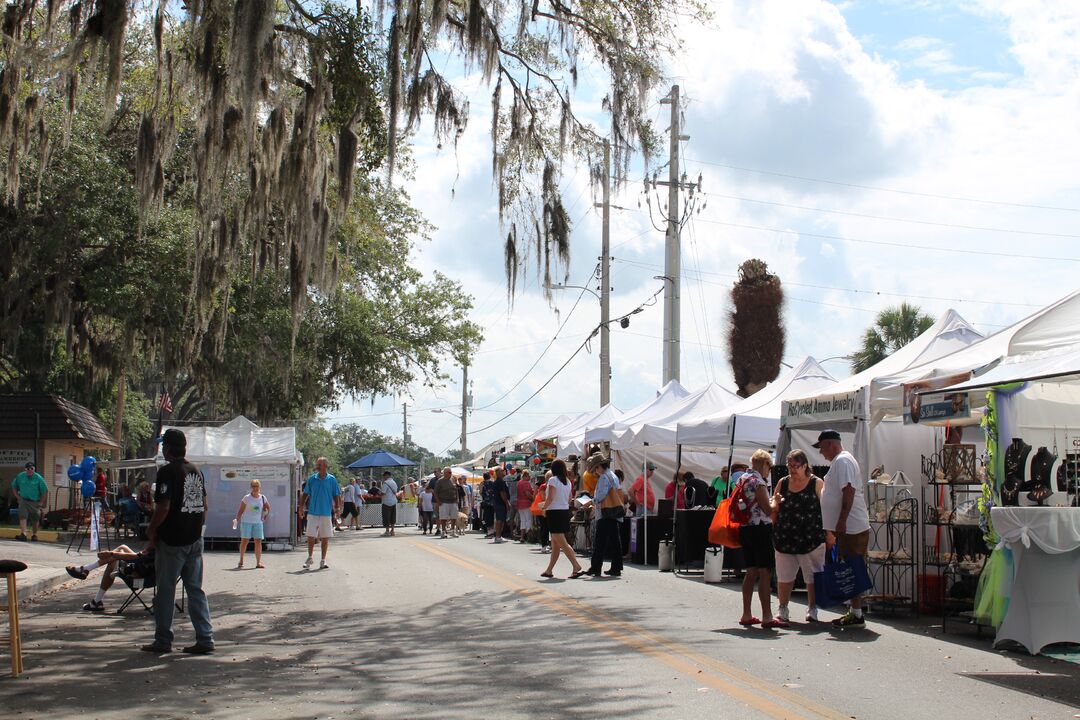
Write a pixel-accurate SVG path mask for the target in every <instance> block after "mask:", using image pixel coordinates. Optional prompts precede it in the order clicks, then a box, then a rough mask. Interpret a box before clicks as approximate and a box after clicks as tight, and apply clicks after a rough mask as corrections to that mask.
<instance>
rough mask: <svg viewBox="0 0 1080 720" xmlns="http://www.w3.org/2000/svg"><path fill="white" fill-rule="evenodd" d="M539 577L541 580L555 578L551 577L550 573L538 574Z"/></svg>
mask: <svg viewBox="0 0 1080 720" xmlns="http://www.w3.org/2000/svg"><path fill="white" fill-rule="evenodd" d="M540 577H542V578H553V577H555V576H554V575H552V574H551V573H540Z"/></svg>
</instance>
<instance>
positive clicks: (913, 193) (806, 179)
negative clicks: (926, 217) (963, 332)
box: [687, 159, 1080, 213]
mask: <svg viewBox="0 0 1080 720" xmlns="http://www.w3.org/2000/svg"><path fill="white" fill-rule="evenodd" d="M687 162H696V163H701V164H703V165H714V166H716V167H722V168H727V169H728V170H738V171H739V172H748V173H757V174H758V175H770V176H772V177H781V178H786V179H788V180H801V181H803V182H815V183H823V184H825V185H836V186H838V187H846V188H855V189H858V190H872V191H874V192H887V193H896V194H898V195H910V196H912V197H923V198H933V199H936V200H952V201H956V202H969V203H979V204H982V205H1000V206H1002V207H1015V208H1027V209H1030V210H1054V211H1058V212H1073V213H1074V212H1080V208H1071V207H1057V206H1054V205H1035V204H1030V203H1018V202H1007V201H1005V200H986V199H983V198H971V197H961V196H958V195H941V194H937V193H928V192H918V191H915V190H900V189H898V188H887V187H880V186H877V185H861V184H859V183H850V182H842V181H840V180H826V179H824V178H814V177H807V176H805V175H792V174H789V173H781V172H772V171H769V170H756V169H754V168H747V167H740V166H738V165H729V164H727V163H720V162H712V161H709V160H690V159H687Z"/></svg>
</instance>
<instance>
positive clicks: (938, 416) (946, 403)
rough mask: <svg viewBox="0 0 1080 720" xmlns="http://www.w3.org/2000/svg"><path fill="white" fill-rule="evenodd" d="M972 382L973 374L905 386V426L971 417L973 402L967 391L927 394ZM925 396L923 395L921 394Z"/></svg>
mask: <svg viewBox="0 0 1080 720" xmlns="http://www.w3.org/2000/svg"><path fill="white" fill-rule="evenodd" d="M970 379H971V373H970V372H966V373H960V374H958V375H947V376H945V377H939V378H932V379H930V380H920V381H919V382H913V383H905V384H904V424H905V425H917V424H918V423H925V424H932V425H942V424H944V423H951V422H957V421H960V420H967V419H968V418H970V417H971V403H970V401H969V399H968V394H967V393H966V392H956V393H949V392H946V393H927V392H926V391H927V390H937V389H939V388H944V387H949V386H950V385H956V384H957V383H962V382H965V381H967V380H970ZM919 393H923V394H921V395H920V394H919Z"/></svg>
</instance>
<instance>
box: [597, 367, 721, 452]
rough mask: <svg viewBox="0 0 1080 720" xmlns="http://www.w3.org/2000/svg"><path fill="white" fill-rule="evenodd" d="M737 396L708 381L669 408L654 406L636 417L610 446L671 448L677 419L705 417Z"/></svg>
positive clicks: (628, 448)
mask: <svg viewBox="0 0 1080 720" xmlns="http://www.w3.org/2000/svg"><path fill="white" fill-rule="evenodd" d="M741 399H742V398H740V397H739V396H738V395H736V394H735V393H733V392H731V391H730V390H728V389H726V388H724V387H721V386H720V385H717V384H716V383H709V384H708V385H706V386H705V387H703V388H701V389H700V390H697V391H695V392H692V393H690V394H689V395H687V396H686V397H684V398H682V399H681V400H679V402H677V403H675V404H674V405H672V406H670V407H669V408H666V409H664V408H655V412H653V413H650V414H649V415H648V416H645V417H642V418H639V420H638V421H637V422H636V423H634V424H631V425H630V426H629V427H627V428H626V429H625V430H624V431H623V432H622V433H620V434H619V435H618V437H617V438H616V439H615V442H614V443H612V447H613V448H614V449H616V450H630V449H633V448H641V447H645V446H646V445H649V446H650V447H651V448H653V449H662V448H674V447H675V445H676V439H675V433H676V428H677V426H678V423H679V422H681V421H684V420H686V421H689V420H694V419H697V418H703V417H707V416H709V415H712V414H714V413H717V412H719V411H721V410H723V409H724V408H726V407H728V406H730V405H733V404H735V403H737V402H739V401H740V400H741Z"/></svg>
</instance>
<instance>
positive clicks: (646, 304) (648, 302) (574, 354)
mask: <svg viewBox="0 0 1080 720" xmlns="http://www.w3.org/2000/svg"><path fill="white" fill-rule="evenodd" d="M662 292H664V286H663V285H661V286H660V289H659V290H657V291H656V292H654V293H653V294H652V295H650V296H649V297H648V298H647V299H646V300H645V301H644V302H642V303H641V304H639V305H638V306H637V307H636V308H634V309H633V310H631V311H630V312H628V313H624V314H622V315H620V316H618V317H615V318H612V319H611V320H609V321H608V324H609V325H610V324H611V323H617V322H621V321H622V320H625V319H627V318H629V317H630V316H631V315H637V314H638V313H639V312H642V311H643V310H644V309H645V308H647V307H650V306H652V305H655V304H656V296H657V295H659V294H660V293H662ZM602 325H603V323H599V324H597V325H596V327H594V328H593V330H592V332H590V333H589V337H587V338H585V340H584V341H583V342H582V343H581V344H580V345H578V346H577V349H576V350H574V352H572V353H571V354H570V357H568V358H567V359H566V362H564V363H563V364H562V365H560V366H559V369H558V370H556V371H555V373H554V374H553V375H552V376H551V377H549V378H548V379H547V380H546V381H545V382H544V384H543V385H541V386H540V387H539V388H537V389H536V391H535V392H533V394H532V395H530V396H529V397H527V398H525V400H523V401H522V402H521V404H520V405H518V406H517V407H516V408H514V409H513V410H511V411H510V412H508V413H507V414H506V415H504V416H503V417H501V418H499V419H498V420H496V421H495V422H493V423H491V424H490V425H487V426H485V427H482V428H479V429H477V430H472V431H470V432H469V433H467V434H469V435H475V434H476V433H481V432H484V431H485V430H490V429H491V428H493V427H495V426H496V425H498V424H499V423H501V422H503V421H504V420H508V419H509V418H511V417H512V416H513V415H514V414H515V413H517V411H518V410H520V409H521V408H523V407H525V405H527V404H528V403H529V402H530V401H531V400H532V399H533V398H535V397H536V396H537V395H539V394H540V393H541V392H543V390H544V388H546V387H547V386H548V385H550V384H551V383H552V381H553V380H555V378H557V377H558V376H559V374H560V373H561V372H562V371H563V370H565V369H566V366H567V365H569V364H570V362H571V361H572V360H573V359H574V358H575V357H577V355H578V353H580V352H581V351H582V350H583V349H584V348H585V347H586V346H587V345H588V344H589V341H591V340H592V339H593V338H594V337H595V336H596V335H599V334H600V328H601V326H602Z"/></svg>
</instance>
